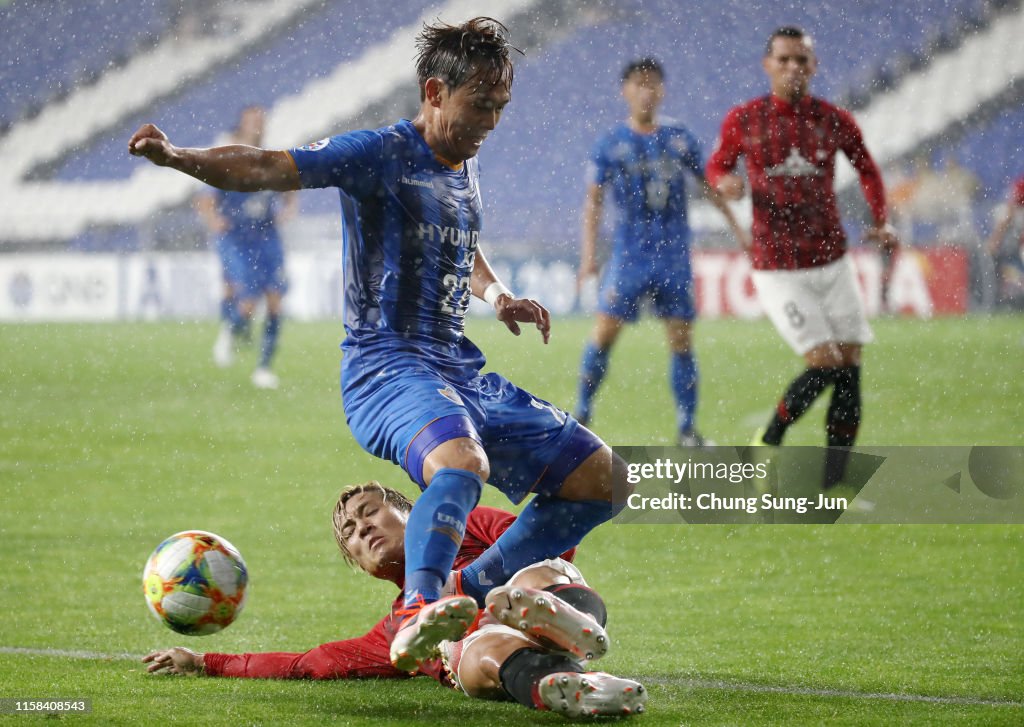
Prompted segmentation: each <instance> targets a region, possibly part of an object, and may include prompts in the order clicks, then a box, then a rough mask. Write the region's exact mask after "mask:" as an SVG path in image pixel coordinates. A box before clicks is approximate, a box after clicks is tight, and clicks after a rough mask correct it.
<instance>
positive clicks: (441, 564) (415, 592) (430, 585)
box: [403, 469, 483, 606]
mask: <svg viewBox="0 0 1024 727" xmlns="http://www.w3.org/2000/svg"><path fill="white" fill-rule="evenodd" d="M482 489H483V483H482V482H481V481H480V478H479V477H478V476H477V475H476V474H475V473H473V472H467V471H466V470H457V469H442V470H438V471H437V472H436V473H435V474H434V478H433V479H432V480H431V481H430V485H429V486H428V487H427V489H426V490H424V491H423V494H422V495H420V497H419V499H418V500H416V503H415V504H414V505H413V507H412V511H411V512H410V513H409V519H408V520H407V521H406V524H405V588H404V589H403V590H404V594H405V605H407V606H408V605H411V604H412V602H413V601H415V600H416V597H417V596H422V597H423V599H424V600H425V601H428V602H430V601H436V600H437V599H438V598H440V597H441V588H442V586H443V585H444V582H445V580H446V579H447V578H448V573H449V572H450V571H451V569H452V564H453V563H454V562H455V555H456V554H457V553H458V552H459V546H461V545H462V537H463V535H465V534H466V517H467V516H468V515H469V511H470V510H472V509H473V508H474V507H476V503H477V502H479V500H480V491H481V490H482Z"/></svg>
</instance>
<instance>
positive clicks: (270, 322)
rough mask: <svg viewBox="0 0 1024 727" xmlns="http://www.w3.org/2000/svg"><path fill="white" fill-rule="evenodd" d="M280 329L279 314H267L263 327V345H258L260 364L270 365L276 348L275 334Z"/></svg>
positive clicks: (263, 365)
mask: <svg viewBox="0 0 1024 727" xmlns="http://www.w3.org/2000/svg"><path fill="white" fill-rule="evenodd" d="M280 330H281V316H279V315H277V316H272V315H268V316H267V321H266V323H265V324H264V327H263V345H262V346H260V366H261V367H264V368H265V367H267V366H270V359H272V358H273V357H274V351H276V350H277V334H278V332H279V331H280Z"/></svg>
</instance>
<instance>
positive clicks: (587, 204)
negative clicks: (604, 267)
mask: <svg viewBox="0 0 1024 727" xmlns="http://www.w3.org/2000/svg"><path fill="white" fill-rule="evenodd" d="M603 212H604V188H603V187H602V186H601V185H600V184H591V185H590V186H588V187H587V196H586V199H584V201H583V231H582V235H581V240H580V242H581V245H580V269H579V272H578V273H577V274H576V287H577V289H580V288H582V287H583V283H584V282H586V280H587V279H588V278H592V277H594V276H595V275H597V233H598V230H599V229H600V228H601V215H602V214H603Z"/></svg>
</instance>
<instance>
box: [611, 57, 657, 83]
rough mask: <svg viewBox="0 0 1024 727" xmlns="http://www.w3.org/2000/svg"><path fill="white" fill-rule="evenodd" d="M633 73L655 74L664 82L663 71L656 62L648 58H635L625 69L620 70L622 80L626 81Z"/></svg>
mask: <svg viewBox="0 0 1024 727" xmlns="http://www.w3.org/2000/svg"><path fill="white" fill-rule="evenodd" d="M634 73H657V74H658V77H659V78H660V79H661V80H663V81H664V80H665V69H664V68H662V67H661V64H660V63H658V61H656V60H655V59H653V58H650V57H647V58H637V59H636V60H635V61H630V62H629V63H627V64H626V67H625V68H623V69H622V80H623V81H628V80H629V77H630V76H632V75H633V74H634Z"/></svg>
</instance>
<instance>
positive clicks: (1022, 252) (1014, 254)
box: [987, 177, 1024, 305]
mask: <svg viewBox="0 0 1024 727" xmlns="http://www.w3.org/2000/svg"><path fill="white" fill-rule="evenodd" d="M1007 233H1010V234H1009V235H1007ZM987 247H988V253H989V255H991V256H992V261H993V263H994V264H995V269H996V277H997V281H996V285H997V289H996V305H1012V304H1013V303H1014V301H1015V300H1020V299H1021V298H1022V297H1024V177H1020V178H1018V179H1016V180H1014V182H1013V183H1012V184H1011V185H1010V194H1009V197H1008V198H1007V200H1006V203H1005V204H1004V205H1003V209H1002V211H1001V213H1000V215H999V220H998V221H997V222H996V226H995V228H993V230H992V234H991V235H989V238H988V245H987Z"/></svg>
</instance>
